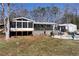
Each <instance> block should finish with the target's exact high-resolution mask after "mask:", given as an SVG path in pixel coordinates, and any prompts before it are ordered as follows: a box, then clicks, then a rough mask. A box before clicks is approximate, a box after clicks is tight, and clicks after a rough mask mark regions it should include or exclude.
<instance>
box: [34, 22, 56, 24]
mask: <svg viewBox="0 0 79 59" xmlns="http://www.w3.org/2000/svg"><path fill="white" fill-rule="evenodd" d="M34 24H56V23H53V22H34Z"/></svg>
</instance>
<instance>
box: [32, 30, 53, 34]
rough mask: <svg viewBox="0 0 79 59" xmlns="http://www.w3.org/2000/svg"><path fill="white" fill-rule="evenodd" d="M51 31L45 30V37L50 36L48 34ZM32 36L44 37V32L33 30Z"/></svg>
mask: <svg viewBox="0 0 79 59" xmlns="http://www.w3.org/2000/svg"><path fill="white" fill-rule="evenodd" d="M51 31H52V30H46V35H50V32H51ZM33 35H44V31H43V30H35V31H33Z"/></svg>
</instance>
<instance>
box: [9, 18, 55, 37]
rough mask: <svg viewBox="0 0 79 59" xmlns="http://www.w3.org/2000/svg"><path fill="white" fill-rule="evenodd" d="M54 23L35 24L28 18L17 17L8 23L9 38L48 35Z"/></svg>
mask: <svg viewBox="0 0 79 59" xmlns="http://www.w3.org/2000/svg"><path fill="white" fill-rule="evenodd" d="M54 25H55V23H52V22H35V21H34V20H31V19H29V18H25V17H18V18H13V19H12V20H11V21H10V36H14V35H23V36H24V35H41V34H44V31H46V34H47V35H49V34H50V32H51V31H52V30H53V27H54Z"/></svg>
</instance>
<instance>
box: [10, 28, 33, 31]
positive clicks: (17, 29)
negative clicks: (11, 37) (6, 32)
mask: <svg viewBox="0 0 79 59" xmlns="http://www.w3.org/2000/svg"><path fill="white" fill-rule="evenodd" d="M10 31H34V28H11V29H10Z"/></svg>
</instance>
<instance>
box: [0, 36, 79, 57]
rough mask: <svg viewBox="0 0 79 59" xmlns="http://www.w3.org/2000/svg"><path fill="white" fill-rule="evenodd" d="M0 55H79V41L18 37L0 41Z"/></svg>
mask: <svg viewBox="0 0 79 59" xmlns="http://www.w3.org/2000/svg"><path fill="white" fill-rule="evenodd" d="M0 55H12V56H14V55H15V56H21V55H22V56H48V55H49V56H62V55H63V56H72V55H74V56H75V55H76V56H77V55H79V41H74V40H62V39H53V38H51V37H46V36H44V37H43V36H37V37H35V36H33V37H31V36H30V37H17V38H11V40H8V41H5V40H0Z"/></svg>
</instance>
